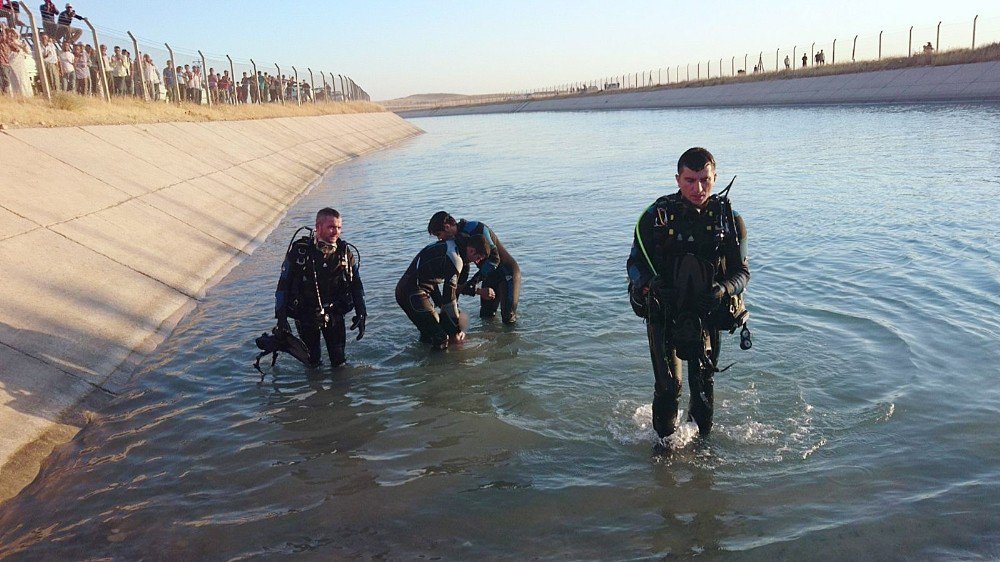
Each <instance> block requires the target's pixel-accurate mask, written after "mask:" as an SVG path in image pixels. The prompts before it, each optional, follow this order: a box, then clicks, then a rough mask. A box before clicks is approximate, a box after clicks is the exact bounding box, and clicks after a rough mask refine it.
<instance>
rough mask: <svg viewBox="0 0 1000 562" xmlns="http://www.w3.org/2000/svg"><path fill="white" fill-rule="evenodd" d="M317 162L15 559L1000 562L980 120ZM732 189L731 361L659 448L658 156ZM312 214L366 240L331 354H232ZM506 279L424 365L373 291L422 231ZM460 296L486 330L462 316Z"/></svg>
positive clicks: (61, 460)
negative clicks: (736, 324)
mask: <svg viewBox="0 0 1000 562" xmlns="http://www.w3.org/2000/svg"><path fill="white" fill-rule="evenodd" d="M416 124H417V125H419V126H420V127H422V128H424V129H426V130H427V134H426V135H424V136H422V137H420V138H416V139H412V140H410V141H407V142H405V143H403V144H401V145H399V146H397V147H394V148H392V149H390V150H386V151H383V152H381V153H378V154H373V155H369V156H366V157H364V158H362V159H359V160H357V161H355V162H352V163H350V164H347V165H345V166H341V167H339V168H337V169H336V170H334V171H333V172H332V173H331V174H330V175H329V177H327V178H326V179H325V181H324V182H323V184H322V185H321V186H319V187H318V188H317V189H315V190H314V191H313V192H312V193H311V194H310V195H309V196H307V197H306V198H304V199H303V200H302V201H301V202H299V203H298V204H297V205H296V206H295V207H294V208H292V209H291V210H290V212H289V215H288V218H287V219H286V220H285V221H284V223H283V224H282V225H281V226H280V227H279V228H278V229H277V230H276V231H275V233H274V234H273V235H272V236H271V237H270V238H268V240H267V241H266V243H265V244H264V245H263V246H262V247H260V248H259V249H258V250H257V251H256V252H255V253H254V254H253V255H252V256H251V257H249V258H248V259H247V260H246V261H244V262H243V263H242V264H241V265H239V266H238V267H237V268H236V269H234V270H233V272H232V273H231V274H230V275H229V276H228V277H227V278H226V279H225V280H224V281H223V282H222V283H221V284H220V285H218V286H217V287H216V288H214V289H213V290H212V291H211V292H210V293H209V295H208V296H207V297H206V298H205V299H204V302H203V303H201V305H200V306H199V307H198V309H197V310H196V311H195V312H194V313H193V314H192V315H191V316H190V317H188V318H186V319H185V320H184V321H183V322H182V324H181V325H180V326H179V327H178V329H177V330H176V332H175V333H174V334H173V336H172V337H171V338H170V339H169V340H168V341H167V342H166V344H165V345H164V346H162V348H161V349H159V350H158V351H157V352H156V354H155V355H154V356H152V357H150V358H149V360H148V361H147V362H146V363H145V364H144V366H143V368H142V370H141V372H140V374H139V375H138V377H137V378H136V380H135V381H134V382H133V383H132V384H131V385H130V386H129V388H128V389H127V390H126V391H125V392H124V393H123V394H122V395H121V396H120V397H119V398H117V399H116V400H115V401H114V402H113V403H112V404H111V405H110V406H109V407H108V408H107V410H106V411H104V412H103V413H102V415H101V417H99V418H98V419H96V420H95V421H93V422H92V423H91V424H90V425H89V426H88V427H86V428H85V429H84V430H83V431H82V432H81V433H80V434H79V436H78V437H77V438H76V439H75V440H74V441H73V442H71V443H69V444H67V445H66V446H63V447H61V448H60V449H58V450H57V452H56V453H55V454H54V456H53V457H52V458H51V459H50V460H49V462H48V463H47V464H46V465H45V467H44V469H43V471H42V473H41V475H40V476H39V478H38V479H37V480H36V481H35V482H34V483H33V484H32V485H31V486H29V487H28V488H26V489H25V490H24V492H23V493H21V494H20V495H19V496H18V497H17V498H15V499H13V500H11V501H10V502H8V503H7V504H6V505H4V506H3V509H2V514H0V555H8V556H12V557H13V558H24V559H62V560H65V559H83V558H105V557H108V558H114V559H176V558H177V557H179V556H181V555H183V556H185V557H187V558H192V559H201V558H206V559H230V560H241V559H270V558H277V557H280V556H285V555H302V556H305V557H306V558H318V559H329V558H366V559H367V558H389V559H412V558H418V557H421V558H422V557H434V558H444V559H460V560H468V559H475V558H478V557H482V558H489V559H496V558H506V559H517V560H520V559H524V558H529V557H539V558H560V559H634V558H658V557H662V556H667V555H671V556H676V557H679V558H688V557H694V556H698V557H700V558H704V559H717V558H725V559H737V560H740V559H776V558H780V559H793V560H817V559H828V560H851V559H912V558H917V559H968V558H987V559H989V558H997V557H1000V515H998V513H1000V512H998V511H997V509H996V506H997V504H998V501H1000V494H998V491H1000V490H998V483H1000V438H998V437H997V435H998V434H997V431H996V428H997V427H998V426H1000V415H998V404H1000V390H998V389H1000V386H998V385H997V384H996V380H997V374H998V371H997V366H998V365H1000V346H998V345H997V343H996V342H997V338H998V336H1000V315H998V314H997V313H998V311H1000V297H998V295H1000V264H998V254H997V252H998V250H997V248H998V246H997V244H996V232H997V227H998V225H1000V223H998V220H997V217H998V215H1000V203H998V196H1000V181H998V179H997V170H998V169H1000V145H998V139H1000V108H998V107H997V106H990V105H968V106H926V107H923V106H907V107H892V106H871V107H852V108H808V109H797V108H781V109H778V108H772V109H732V110H728V109H712V110H690V111H686V110H668V111H632V112H628V111H626V112H614V113H554V114H525V115H486V116H468V117H454V118H436V119H426V120H416ZM692 145H703V146H706V147H709V148H710V149H711V150H712V151H713V152H714V153H715V155H716V156H717V158H718V160H719V162H720V167H719V174H720V181H723V182H728V179H729V178H730V177H731V176H732V175H734V174H738V175H739V179H738V180H737V182H736V186H735V187H734V188H733V199H734V202H735V205H736V207H737V209H739V210H740V211H741V212H742V213H743V215H744V216H745V217H746V220H747V223H748V225H749V229H750V249H751V256H752V258H751V268H752V272H753V274H752V275H753V276H752V281H751V286H750V293H749V294H750V297H749V303H750V304H749V306H750V309H751V313H752V326H753V328H754V330H755V346H754V348H753V350H751V351H750V352H741V351H739V350H738V349H737V346H736V342H735V341H734V340H733V339H727V341H726V343H725V347H724V354H725V355H724V361H725V363H728V362H730V361H735V360H738V361H739V363H738V364H737V365H736V366H735V367H733V368H732V369H731V370H730V371H728V372H726V373H724V374H722V375H719V376H718V378H717V390H716V392H717V402H718V404H719V407H718V413H717V416H716V427H717V431H716V432H714V434H713V435H712V436H711V438H710V439H708V440H699V439H692V438H691V437H692V436H691V434H690V429H689V428H685V430H684V431H683V432H682V435H681V438H682V439H680V441H682V442H683V446H682V447H681V448H680V449H679V450H677V451H676V452H674V453H673V454H672V455H669V456H660V455H656V454H654V453H653V451H652V446H653V444H654V440H655V435H654V433H653V432H652V430H651V429H650V427H649V425H650V406H649V401H650V395H651V391H652V376H651V374H650V367H649V359H648V352H647V350H646V343H645V337H644V335H643V334H644V332H643V326H642V323H641V321H639V320H638V319H637V318H635V317H634V316H633V315H632V313H631V311H630V309H629V307H628V302H627V299H626V297H625V293H624V285H625V280H624V260H625V257H626V255H627V253H628V249H629V244H630V243H631V237H632V228H633V225H634V222H635V219H636V218H637V217H638V215H639V213H640V212H641V211H642V210H643V209H644V208H645V206H646V205H648V204H649V203H650V202H652V201H653V200H654V199H655V198H656V197H657V196H658V195H660V194H663V193H666V192H669V191H672V188H671V187H670V186H671V185H672V183H673V182H672V176H673V174H674V169H673V168H674V163H675V162H676V158H677V155H678V154H680V152H681V151H683V150H684V149H685V148H687V147H689V146H692ZM326 205H332V206H334V207H337V208H338V209H340V210H341V211H342V212H343V214H344V217H345V221H344V222H345V232H344V236H345V238H347V239H348V240H350V241H352V242H354V243H355V244H357V245H358V246H359V247H360V248H361V251H362V273H363V276H364V279H365V282H366V286H367V291H368V298H369V310H370V311H371V317H370V319H369V323H368V335H367V337H366V338H365V339H364V340H363V341H361V342H354V341H353V340H351V341H350V343H349V348H348V354H349V357H350V364H349V366H347V367H346V368H343V369H339V370H336V371H331V370H330V369H329V368H324V369H321V370H319V371H318V372H315V373H311V374H309V375H308V376H307V374H306V373H304V371H303V369H302V368H300V367H299V366H298V365H297V364H295V363H294V362H293V361H292V360H290V359H289V358H287V357H286V358H283V359H282V360H280V361H279V363H278V365H277V367H275V368H274V369H273V372H272V373H273V376H269V377H268V378H267V382H266V383H265V384H264V385H262V386H258V385H257V384H256V381H257V375H256V373H255V372H254V371H253V370H252V369H251V367H250V359H251V358H252V356H253V354H254V352H255V349H254V346H253V343H252V338H253V337H254V336H255V335H258V334H259V333H260V332H261V331H263V330H264V329H265V328H268V327H270V325H271V324H272V323H273V320H272V319H271V310H272V295H273V290H274V283H275V277H276V274H277V270H278V265H279V262H280V260H281V255H282V253H283V251H284V249H285V246H286V244H287V243H288V237H289V236H290V235H291V233H292V231H293V230H294V229H295V228H296V227H297V226H299V225H301V224H308V223H309V222H311V216H312V214H313V212H314V211H315V210H316V209H317V208H318V207H321V206H326ZM442 208H443V209H448V210H451V211H452V212H453V213H455V214H456V216H460V217H468V218H473V219H481V220H484V221H486V222H487V223H489V224H490V225H491V226H492V227H494V228H495V230H496V231H497V232H498V233H499V235H500V236H501V238H502V239H503V240H504V242H505V243H506V245H507V246H508V248H510V250H511V252H512V253H513V254H514V255H515V256H516V257H517V259H518V260H519V262H520V264H521V267H522V270H523V275H524V287H523V293H522V301H521V309H522V314H521V321H520V323H519V324H518V325H517V327H516V328H515V329H508V328H506V327H504V326H501V325H499V324H498V323H483V322H481V321H479V320H478V319H474V320H473V323H472V329H471V333H470V339H469V342H468V343H467V344H466V345H465V346H464V347H463V348H457V349H451V350H449V351H448V352H447V353H442V354H430V353H428V352H427V350H426V349H424V348H423V346H421V345H419V344H418V343H417V342H416V341H415V340H416V338H415V330H414V329H413V328H412V326H411V325H410V324H409V323H408V322H407V321H406V319H405V317H404V315H403V314H402V312H400V311H399V310H398V309H397V308H396V305H395V302H394V299H393V296H392V289H393V286H394V284H395V281H396V280H397V279H398V278H399V276H400V274H401V273H402V271H403V270H404V269H405V267H406V265H407V264H408V262H409V260H410V259H411V258H412V257H413V255H414V254H415V253H416V252H417V251H418V250H419V249H420V248H421V247H422V246H423V245H424V244H426V243H428V242H429V239H428V237H427V235H426V233H425V232H424V227H425V225H426V222H427V219H428V217H429V216H430V215H431V213H432V212H434V211H436V210H438V209H442ZM466 308H467V309H470V310H473V311H474V310H475V306H474V305H473V304H472V303H466Z"/></svg>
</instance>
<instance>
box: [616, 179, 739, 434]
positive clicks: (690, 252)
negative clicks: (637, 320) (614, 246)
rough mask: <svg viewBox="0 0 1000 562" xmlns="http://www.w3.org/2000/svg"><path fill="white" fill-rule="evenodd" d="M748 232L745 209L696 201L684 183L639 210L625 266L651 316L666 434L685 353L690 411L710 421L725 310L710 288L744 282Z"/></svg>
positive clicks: (658, 410) (705, 427) (728, 289)
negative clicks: (720, 321)
mask: <svg viewBox="0 0 1000 562" xmlns="http://www.w3.org/2000/svg"><path fill="white" fill-rule="evenodd" d="M746 238H747V235H746V226H745V225H744V223H743V219H742V217H740V215H739V214H738V213H735V212H733V211H732V209H731V207H730V206H729V204H728V200H727V199H726V200H724V199H720V198H719V197H717V196H712V197H711V198H710V199H709V201H708V202H707V203H706V205H705V207H704V208H703V209H698V208H696V207H695V206H694V205H691V204H690V203H688V202H687V200H685V199H684V198H683V197H682V196H681V193H680V192H679V191H678V192H677V193H674V194H671V195H666V196H664V197H661V198H659V199H657V200H656V202H655V203H653V204H652V205H650V206H649V208H648V209H646V211H645V212H644V213H643V214H642V216H641V217H640V218H639V222H638V224H637V225H636V233H635V236H634V239H633V243H632V252H631V254H630V255H629V258H628V263H627V270H628V276H629V285H630V290H631V291H632V293H631V295H630V297H631V298H632V301H633V306H634V307H636V311H637V313H639V312H640V309H643V310H642V311H641V312H642V313H643V315H644V316H646V318H647V324H646V335H647V339H648V340H649V354H650V358H651V359H652V362H653V375H654V377H655V380H656V383H655V388H654V394H653V427H654V428H655V429H656V432H657V433H658V434H659V435H660V437H664V436H667V435H670V434H672V433H673V432H674V431H676V430H677V424H678V421H679V420H678V419H677V417H678V416H677V412H678V402H679V401H680V394H681V387H682V382H681V360H682V358H683V359H685V360H687V361H688V384H689V386H690V389H689V390H690V395H691V397H690V402H689V408H688V413H689V414H688V415H689V419H693V420H694V421H695V422H696V423H697V424H698V429H699V432H700V433H701V434H703V435H705V434H707V433H708V432H709V431H710V430H711V428H712V410H713V407H714V385H715V382H714V374H715V366H716V364H717V361H718V358H719V327H718V325H713V323H717V320H716V319H717V318H718V317H719V316H721V314H722V313H721V312H720V307H718V306H716V305H717V304H718V301H716V302H714V303H712V304H708V305H706V304H705V303H706V302H711V301H706V300H705V295H706V294H708V293H710V292H711V291H712V284H713V282H714V283H715V284H717V285H719V286H720V287H721V288H722V290H724V292H725V296H730V295H739V294H741V293H742V292H743V290H744V289H746V286H747V283H748V282H749V280H750V269H749V266H748V263H747V252H746ZM644 287H648V288H649V289H650V290H649V294H648V297H647V296H644V295H642V289H643V288H644ZM636 303H638V304H636ZM679 350H680V353H678V351H679ZM679 355H681V356H682V357H679Z"/></svg>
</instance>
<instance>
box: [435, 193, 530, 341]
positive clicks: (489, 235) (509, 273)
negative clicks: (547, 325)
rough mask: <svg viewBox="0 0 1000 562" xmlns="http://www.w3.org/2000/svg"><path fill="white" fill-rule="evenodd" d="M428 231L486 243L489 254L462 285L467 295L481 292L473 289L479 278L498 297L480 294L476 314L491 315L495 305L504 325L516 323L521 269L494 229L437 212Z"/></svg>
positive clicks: (492, 315) (443, 235) (493, 314)
mask: <svg viewBox="0 0 1000 562" xmlns="http://www.w3.org/2000/svg"><path fill="white" fill-rule="evenodd" d="M427 232H428V233H430V235H431V236H436V237H437V239H438V240H451V239H463V238H468V237H471V236H483V237H485V238H486V241H487V242H488V244H489V256H487V257H486V259H485V260H484V261H483V264H482V265H481V266H480V267H479V271H478V272H477V273H476V275H475V276H474V277H473V278H472V279H471V280H470V281H469V283H468V284H467V285H466V286H465V287H463V289H464V291H465V292H464V293H463V294H467V295H470V296H472V295H475V294H481V293H480V292H479V291H476V290H475V285H476V283H477V282H478V281H480V280H481V281H482V283H483V285H482V286H483V288H484V289H492V290H493V292H495V293H496V297H497V298H495V299H494V298H488V296H487V295H482V294H481V298H480V300H479V317H480V318H493V317H494V316H496V313H497V308H499V309H500V318H501V319H502V320H503V322H504V324H513V323H515V322H517V302H518V300H519V299H520V293H521V268H520V267H519V266H518V265H517V262H516V261H515V260H514V258H513V257H511V255H510V253H509V252H507V249H506V248H504V245H503V244H501V243H500V239H499V238H497V235H496V232H494V231H493V230H492V229H490V227H488V226H486V224H484V223H481V222H478V221H467V220H465V219H461V220H458V221H456V220H455V219H454V218H453V217H452V216H451V215H450V214H448V213H447V212H445V211H438V212H436V213H434V215H433V216H432V217H431V220H430V222H429V223H427Z"/></svg>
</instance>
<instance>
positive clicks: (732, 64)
mask: <svg viewBox="0 0 1000 562" xmlns="http://www.w3.org/2000/svg"><path fill="white" fill-rule="evenodd" d="M729 73H730V74H732V75H733V76H736V55H733V58H732V59H730V60H729Z"/></svg>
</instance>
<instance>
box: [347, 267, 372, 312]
mask: <svg viewBox="0 0 1000 562" xmlns="http://www.w3.org/2000/svg"><path fill="white" fill-rule="evenodd" d="M351 269H352V270H353V271H354V273H353V274H352V276H353V279H354V281H352V282H351V298H352V299H353V300H354V312H355V313H356V314H359V315H361V316H367V315H368V307H367V306H366V305H365V285H364V283H363V282H362V281H361V271H360V270H359V269H358V266H357V265H352V266H351Z"/></svg>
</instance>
